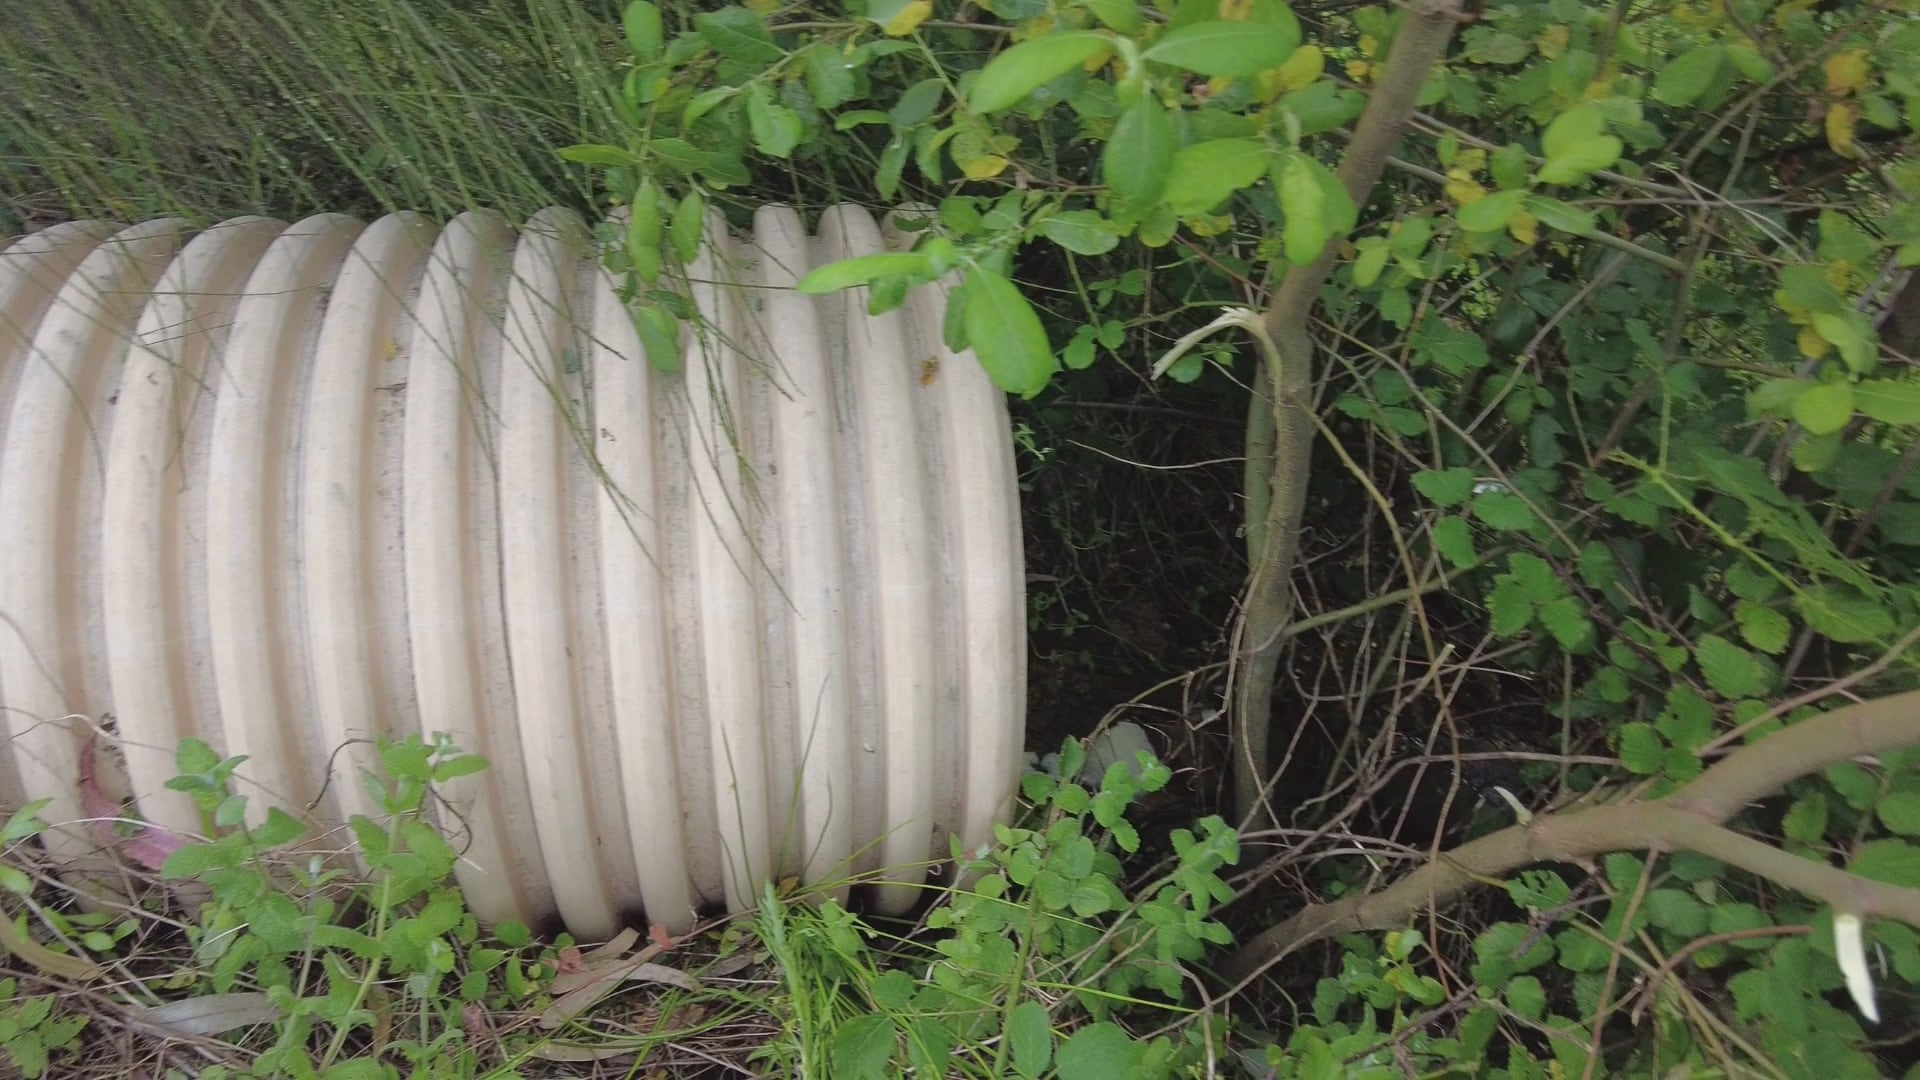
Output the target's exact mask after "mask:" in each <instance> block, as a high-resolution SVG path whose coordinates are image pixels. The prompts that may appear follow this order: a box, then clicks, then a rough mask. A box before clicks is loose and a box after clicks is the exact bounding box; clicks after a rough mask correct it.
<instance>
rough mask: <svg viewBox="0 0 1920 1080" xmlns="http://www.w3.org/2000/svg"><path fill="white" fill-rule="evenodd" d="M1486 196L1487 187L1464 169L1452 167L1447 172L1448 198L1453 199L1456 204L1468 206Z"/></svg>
mask: <svg viewBox="0 0 1920 1080" xmlns="http://www.w3.org/2000/svg"><path fill="white" fill-rule="evenodd" d="M1486 196H1487V189H1486V188H1484V187H1482V186H1480V181H1478V180H1475V179H1474V178H1473V177H1471V176H1469V175H1467V173H1466V172H1465V171H1464V170H1462V169H1451V170H1449V171H1448V172H1447V198H1449V199H1452V200H1453V202H1454V205H1455V206H1467V205H1470V204H1472V203H1476V202H1479V201H1480V200H1481V199H1484V198H1486Z"/></svg>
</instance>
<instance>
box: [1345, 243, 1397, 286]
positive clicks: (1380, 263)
mask: <svg viewBox="0 0 1920 1080" xmlns="http://www.w3.org/2000/svg"><path fill="white" fill-rule="evenodd" d="M1371 239H1372V240H1373V241H1374V242H1373V243H1371V244H1365V243H1363V244H1362V245H1361V247H1360V256H1359V258H1356V259H1354V260H1353V283H1354V285H1356V286H1358V287H1359V288H1362V289H1365V288H1368V287H1370V286H1371V285H1372V284H1373V283H1374V282H1376V281H1378V280H1380V272H1381V271H1383V270H1385V269H1386V268H1387V258H1388V257H1389V256H1391V255H1392V254H1393V252H1392V250H1391V249H1389V248H1388V247H1387V245H1386V244H1384V243H1381V242H1379V238H1378V237H1373V238H1371Z"/></svg>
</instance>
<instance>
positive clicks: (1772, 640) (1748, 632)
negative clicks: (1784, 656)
mask: <svg viewBox="0 0 1920 1080" xmlns="http://www.w3.org/2000/svg"><path fill="white" fill-rule="evenodd" d="M1733 618H1734V621H1735V622H1737V623H1739V624H1740V636H1741V637H1742V638H1744V639H1746V642H1747V644H1749V645H1751V646H1753V647H1754V648H1756V649H1759V650H1760V651H1761V652H1764V653H1778V652H1781V651H1783V650H1785V649H1786V647H1787V635H1788V634H1789V633H1790V632H1791V631H1792V629H1793V624H1792V623H1791V622H1790V621H1789V620H1788V619H1787V617H1786V616H1785V615H1783V614H1781V613H1780V612H1778V611H1775V610H1774V609H1773V608H1771V607H1768V606H1767V605H1766V604H1763V603H1761V602H1759V601H1757V600H1742V601H1740V602H1739V603H1737V604H1735V605H1734V606H1733Z"/></svg>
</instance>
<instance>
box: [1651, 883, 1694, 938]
mask: <svg viewBox="0 0 1920 1080" xmlns="http://www.w3.org/2000/svg"><path fill="white" fill-rule="evenodd" d="M1646 909H1647V918H1648V919H1649V920H1650V921H1651V922H1652V923H1653V925H1655V926H1657V927H1659V928H1660V929H1662V930H1665V931H1667V932H1668V933H1671V934H1675V935H1677V936H1679V937H1684V938H1696V937H1699V936H1700V935H1701V934H1704V933H1706V932H1707V906H1706V905H1705V904H1702V903H1701V902H1700V900H1699V898H1698V897H1696V896H1694V895H1693V894H1692V893H1690V892H1686V891H1684V890H1681V889H1652V890H1649V891H1648V893H1647V899H1646Z"/></svg>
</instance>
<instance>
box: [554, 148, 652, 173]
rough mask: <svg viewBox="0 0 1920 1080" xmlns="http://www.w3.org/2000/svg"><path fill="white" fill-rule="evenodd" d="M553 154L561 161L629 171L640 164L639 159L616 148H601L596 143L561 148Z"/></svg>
mask: <svg viewBox="0 0 1920 1080" xmlns="http://www.w3.org/2000/svg"><path fill="white" fill-rule="evenodd" d="M554 153H556V154H558V155H560V157H561V158H562V159H563V160H566V161H571V162H574V163H576V164H580V165H604V166H607V167H608V168H616V169H621V168H624V169H631V168H635V167H637V166H638V165H639V164H640V159H639V158H637V157H634V156H633V155H632V154H630V153H628V152H626V151H625V150H622V149H620V148H619V147H617V146H602V145H599V144H597V143H581V144H579V145H577V146H563V147H561V148H560V149H558V150H555V151H554Z"/></svg>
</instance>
